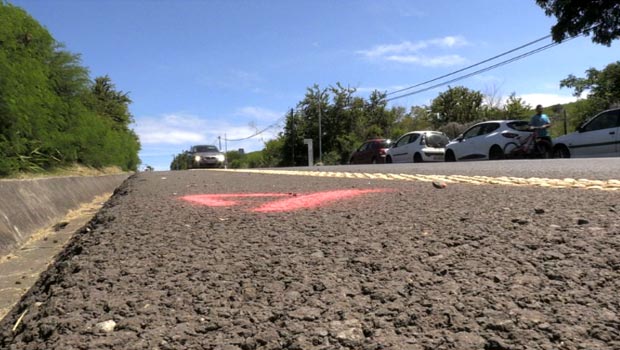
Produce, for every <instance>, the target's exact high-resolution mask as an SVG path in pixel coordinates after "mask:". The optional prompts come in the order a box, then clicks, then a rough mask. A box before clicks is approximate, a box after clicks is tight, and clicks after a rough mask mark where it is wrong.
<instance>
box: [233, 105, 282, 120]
mask: <svg viewBox="0 0 620 350" xmlns="http://www.w3.org/2000/svg"><path fill="white" fill-rule="evenodd" d="M282 115H283V114H282V113H281V112H276V111H272V110H269V109H265V108H261V107H251V106H249V107H242V108H239V109H238V110H237V111H236V112H235V116H241V117H249V118H255V119H257V120H268V121H273V120H276V119H278V118H280V117H281V116H282Z"/></svg>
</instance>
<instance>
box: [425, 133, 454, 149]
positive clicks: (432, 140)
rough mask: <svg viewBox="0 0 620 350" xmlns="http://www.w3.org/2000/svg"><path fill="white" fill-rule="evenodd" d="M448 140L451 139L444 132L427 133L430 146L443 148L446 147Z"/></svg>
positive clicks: (427, 142) (427, 141)
mask: <svg viewBox="0 0 620 350" xmlns="http://www.w3.org/2000/svg"><path fill="white" fill-rule="evenodd" d="M448 142H450V139H448V136H446V135H444V134H440V133H433V134H427V135H426V145H427V146H428V147H435V148H443V147H446V145H447V144H448Z"/></svg>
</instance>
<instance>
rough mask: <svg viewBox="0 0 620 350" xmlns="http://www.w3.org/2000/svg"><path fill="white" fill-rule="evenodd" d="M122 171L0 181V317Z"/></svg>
mask: <svg viewBox="0 0 620 350" xmlns="http://www.w3.org/2000/svg"><path fill="white" fill-rule="evenodd" d="M128 176H129V175H128V174H122V175H107V176H93V177H58V178H45V179H34V180H0V319H2V318H3V317H4V316H5V315H6V314H7V313H8V312H9V311H10V309H11V308H12V307H13V305H14V304H15V303H17V302H18V301H19V299H20V298H21V296H22V295H23V294H24V293H25V292H26V291H28V289H30V287H31V286H32V285H33V284H34V283H35V282H36V280H37V279H38V276H39V274H40V273H41V272H43V271H44V270H45V269H46V268H47V267H48V266H49V264H50V263H51V262H52V260H53V258H54V256H56V254H58V253H59V252H60V251H61V250H62V248H63V247H64V245H65V243H66V242H67V241H68V240H69V239H70V238H71V236H73V234H74V233H75V232H76V231H77V230H78V229H80V228H81V227H82V226H83V225H85V224H86V223H87V222H88V221H89V220H90V218H92V216H93V215H94V214H95V213H96V212H97V211H98V210H99V208H100V207H101V206H102V205H103V203H104V202H105V201H106V200H107V199H108V198H109V197H110V195H111V194H112V192H113V191H114V189H115V188H117V187H118V186H119V185H120V184H121V183H122V182H123V181H124V180H125V179H127V177H128Z"/></svg>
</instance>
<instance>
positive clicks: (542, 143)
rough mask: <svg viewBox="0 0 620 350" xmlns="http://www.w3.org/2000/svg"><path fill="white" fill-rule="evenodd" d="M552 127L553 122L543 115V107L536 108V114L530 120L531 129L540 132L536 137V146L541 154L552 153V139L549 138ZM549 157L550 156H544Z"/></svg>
mask: <svg viewBox="0 0 620 350" xmlns="http://www.w3.org/2000/svg"><path fill="white" fill-rule="evenodd" d="M550 127H551V120H550V119H549V117H548V116H547V115H546V114H544V113H543V106H542V105H538V106H536V114H534V115H533V116H532V118H531V119H530V129H535V130H536V131H537V132H538V135H537V137H536V145H537V146H538V148H539V150H540V152H541V153H547V152H550V151H551V137H550V136H549V131H548V130H547V129H549V128H550ZM543 156H545V157H547V156H548V154H543Z"/></svg>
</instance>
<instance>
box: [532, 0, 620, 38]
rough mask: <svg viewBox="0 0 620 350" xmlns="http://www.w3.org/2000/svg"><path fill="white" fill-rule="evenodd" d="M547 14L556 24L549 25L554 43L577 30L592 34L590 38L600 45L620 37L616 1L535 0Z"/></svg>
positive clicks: (619, 15) (619, 8)
mask: <svg viewBox="0 0 620 350" xmlns="http://www.w3.org/2000/svg"><path fill="white" fill-rule="evenodd" d="M536 3H537V4H538V6H540V7H541V8H542V9H543V10H544V11H545V14H546V15H547V16H554V17H555V18H556V19H557V23H556V24H555V25H554V26H552V27H551V34H552V36H553V40H554V41H555V42H561V41H563V40H564V39H566V38H567V37H570V36H575V35H579V34H581V33H585V34H590V33H592V41H593V42H595V43H599V44H603V45H607V46H609V45H611V42H612V41H613V40H615V39H617V38H618V37H620V21H619V20H618V18H620V2H618V1H610V0H589V1H582V0H536Z"/></svg>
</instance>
